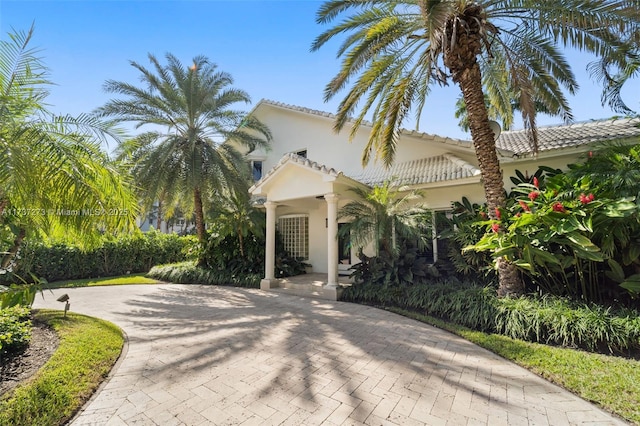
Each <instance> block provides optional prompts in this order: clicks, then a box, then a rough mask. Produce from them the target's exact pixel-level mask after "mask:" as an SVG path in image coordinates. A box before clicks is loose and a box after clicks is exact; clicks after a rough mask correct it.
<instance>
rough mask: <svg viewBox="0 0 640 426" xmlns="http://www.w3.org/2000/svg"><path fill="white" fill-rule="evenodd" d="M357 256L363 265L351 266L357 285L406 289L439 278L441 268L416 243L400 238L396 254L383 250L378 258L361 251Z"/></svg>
mask: <svg viewBox="0 0 640 426" xmlns="http://www.w3.org/2000/svg"><path fill="white" fill-rule="evenodd" d="M358 257H359V259H360V263H357V264H355V265H353V266H352V267H351V269H352V270H353V273H352V275H351V277H352V278H353V280H354V282H356V283H365V282H366V283H371V284H375V285H379V286H385V287H388V286H398V285H400V286H407V285H415V284H421V283H425V282H427V281H428V280H432V279H434V278H439V277H440V271H439V270H438V268H437V267H436V266H434V265H433V263H432V262H431V261H430V259H429V258H427V257H425V256H424V253H422V252H421V251H420V250H419V249H418V246H417V245H416V244H415V243H414V242H413V240H404V239H401V240H400V241H399V242H398V248H397V250H396V252H395V253H389V252H388V251H386V250H382V251H380V253H379V254H378V255H377V256H373V257H368V256H366V255H365V254H364V253H363V252H362V250H361V251H360V252H359V253H358Z"/></svg>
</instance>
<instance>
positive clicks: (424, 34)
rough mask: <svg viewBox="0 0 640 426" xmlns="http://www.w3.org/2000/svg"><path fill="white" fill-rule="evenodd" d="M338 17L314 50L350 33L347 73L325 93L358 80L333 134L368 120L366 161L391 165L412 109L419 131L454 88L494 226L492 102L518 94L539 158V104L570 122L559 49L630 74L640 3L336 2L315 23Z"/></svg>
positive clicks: (515, 285) (503, 281) (499, 195)
mask: <svg viewBox="0 0 640 426" xmlns="http://www.w3.org/2000/svg"><path fill="white" fill-rule="evenodd" d="M339 16H344V19H342V20H341V21H340V22H338V23H337V24H336V25H334V26H333V27H331V28H329V29H328V30H326V31H325V32H323V33H322V34H320V36H318V37H317V38H316V40H315V41H314V43H313V45H312V50H317V49H319V48H321V47H322V46H324V45H325V44H326V43H327V42H328V41H330V40H332V39H334V38H336V37H338V36H340V37H342V36H343V35H345V34H346V38H345V39H344V41H343V42H342V44H341V45H340V47H339V48H338V56H342V57H343V60H342V66H341V69H340V71H339V72H338V74H337V75H336V76H335V77H334V78H333V79H332V80H331V82H329V84H328V85H327V87H326V89H325V98H326V99H330V98H332V97H333V96H335V95H336V94H337V93H338V92H340V91H341V90H342V89H344V88H345V86H347V85H348V84H350V83H351V80H353V83H352V84H351V88H350V89H349V90H348V92H347V94H346V96H345V97H344V98H343V100H342V101H341V103H340V104H339V107H338V111H337V114H336V123H335V128H336V130H340V129H342V128H343V127H344V126H345V124H346V123H347V122H348V121H350V120H351V121H352V125H353V126H352V132H351V136H352V137H353V136H354V135H355V133H356V131H357V129H358V127H359V126H360V124H361V123H362V122H363V120H364V119H365V116H366V115H367V114H369V113H370V112H371V113H372V116H373V127H372V131H371V135H370V138H369V143H368V145H367V146H366V148H365V150H364V152H363V157H362V160H363V162H364V163H367V162H368V161H369V159H370V157H371V155H372V153H374V154H375V156H376V158H379V159H381V160H382V161H383V162H384V163H385V164H387V165H389V164H390V163H391V162H392V161H393V158H394V154H395V151H396V145H397V143H398V139H399V134H400V130H401V124H402V122H403V120H404V119H405V118H406V116H407V114H408V113H409V112H410V111H411V109H412V108H414V109H415V112H416V115H417V117H418V120H417V122H418V124H419V116H420V114H421V112H422V110H423V109H424V108H425V107H426V106H427V95H428V94H429V90H430V87H431V84H433V83H439V84H447V83H448V82H449V81H453V82H454V83H456V84H457V85H458V86H459V88H460V90H461V92H462V95H463V98H464V102H465V104H466V107H467V111H468V114H469V127H470V130H471V137H472V140H473V145H474V148H475V152H476V156H477V158H478V163H479V167H480V170H481V172H482V177H483V183H484V191H485V197H486V199H487V204H488V206H489V212H490V213H491V215H492V216H493V218H496V214H495V211H496V209H497V208H500V207H502V206H504V203H505V195H504V188H503V180H502V173H501V170H500V163H499V161H498V157H497V154H496V146H495V141H494V134H493V131H492V130H491V127H490V125H489V118H488V116H487V107H486V105H485V93H486V94H488V95H489V97H490V99H491V102H492V103H494V99H495V100H496V103H498V104H501V105H503V107H501V110H502V111H508V110H509V108H508V107H507V105H509V104H510V102H511V98H512V96H511V94H513V93H515V94H516V95H517V99H518V103H519V108H520V110H521V112H522V116H523V119H524V124H525V128H527V129H528V130H529V133H530V139H531V142H532V146H533V149H534V150H536V149H537V133H536V110H535V102H536V101H539V102H541V103H542V104H543V105H545V106H546V108H547V110H548V111H552V112H554V113H555V114H556V115H559V116H561V117H563V119H565V120H570V119H571V118H572V115H571V110H570V108H569V105H568V101H567V99H566V97H565V94H564V92H565V91H568V92H569V93H573V92H574V91H575V90H576V89H577V87H578V85H577V82H576V80H575V77H574V75H573V73H572V71H571V67H570V65H569V63H568V62H567V61H566V60H565V58H564V56H563V54H562V49H563V48H565V47H575V48H578V49H581V50H582V51H585V52H590V53H593V54H594V55H596V56H598V57H606V58H608V60H609V61H610V63H614V64H618V65H620V66H623V65H624V64H625V63H626V61H627V60H628V56H627V54H628V53H629V48H628V46H627V44H626V43H625V34H637V31H638V25H639V20H640V14H638V8H637V2H634V1H612V0H611V1H610V0H561V1H547V0H545V1H533V0H504V1H498V0H477V1H469V0H404V1H394V0H382V1H370V0H331V1H327V2H325V3H324V4H323V5H322V6H321V7H320V9H319V11H318V13H317V21H318V22H319V23H320V24H328V23H331V22H332V21H334V20H336V19H337V18H338V17H339ZM360 102H362V106H361V108H360V111H359V112H357V113H356V110H357V109H358V105H359V103H360ZM498 270H499V276H500V286H499V289H498V293H499V294H501V295H506V294H517V293H521V292H522V291H524V288H523V285H522V283H521V280H520V279H519V277H518V275H517V271H516V270H515V268H514V267H513V265H510V264H509V263H507V262H505V261H503V260H500V261H498Z"/></svg>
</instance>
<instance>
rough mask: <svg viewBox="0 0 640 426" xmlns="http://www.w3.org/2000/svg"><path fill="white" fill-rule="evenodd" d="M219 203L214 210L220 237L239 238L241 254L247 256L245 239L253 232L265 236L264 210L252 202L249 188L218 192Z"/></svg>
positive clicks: (214, 220)
mask: <svg viewBox="0 0 640 426" xmlns="http://www.w3.org/2000/svg"><path fill="white" fill-rule="evenodd" d="M217 199H218V203H217V205H216V206H215V208H214V210H213V212H212V213H213V215H212V216H213V222H214V223H215V224H216V227H217V232H218V234H219V235H218V238H220V239H223V238H225V237H227V236H229V235H233V236H235V237H237V238H238V244H239V249H240V256H242V257H243V258H244V257H245V254H246V253H245V249H244V239H245V238H246V237H247V236H249V235H251V234H253V235H255V236H257V237H263V236H264V229H265V226H266V225H265V221H266V218H265V216H264V212H263V211H261V210H258V209H257V208H255V207H254V206H253V205H252V204H251V196H250V194H249V188H248V187H244V188H238V189H237V190H231V191H229V190H227V191H225V193H221V194H218V198H217Z"/></svg>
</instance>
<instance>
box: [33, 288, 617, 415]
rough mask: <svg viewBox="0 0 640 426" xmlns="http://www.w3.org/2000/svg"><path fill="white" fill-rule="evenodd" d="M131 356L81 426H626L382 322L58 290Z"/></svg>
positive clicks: (416, 327) (413, 330)
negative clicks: (116, 331)
mask: <svg viewBox="0 0 640 426" xmlns="http://www.w3.org/2000/svg"><path fill="white" fill-rule="evenodd" d="M63 293H68V294H69V296H70V298H71V300H70V301H71V310H72V311H74V312H79V313H84V314H88V315H92V316H97V317H100V318H104V319H106V320H109V321H112V322H114V323H115V324H117V325H119V326H120V327H122V329H123V330H124V331H125V332H126V333H127V336H128V341H129V346H128V351H127V353H126V354H125V356H124V358H123V359H122V360H121V362H120V364H119V365H118V366H117V367H116V369H115V371H114V372H113V376H112V378H111V379H110V380H109V381H108V383H107V384H106V385H105V386H104V387H103V388H102V389H101V391H100V392H99V394H98V395H97V396H96V397H95V398H94V399H93V400H92V401H91V402H90V403H89V404H88V405H87V406H86V407H85V409H84V411H83V412H82V413H81V415H80V416H78V417H77V418H76V419H75V421H74V422H73V424H75V425H85V424H93V425H105V424H106V425H124V424H127V425H161V426H167V425H190V426H191V425H207V424H234V425H235V424H242V425H250V424H256V425H264V424H290V425H319V424H327V425H333V424H336V425H341V424H362V423H364V424H369V425H382V424H399V425H425V424H426V425H444V424H447V425H475V424H481V425H491V426H494V425H533V424H536V425H547V424H549V425H567V424H589V425H595V424H598V425H615V424H625V423H624V422H622V421H620V420H617V419H616V418H613V417H612V416H610V415H608V414H606V413H604V412H603V411H601V410H599V409H597V408H596V407H595V406H593V405H592V404H590V403H587V402H585V401H583V400H581V399H579V398H577V397H576V396H574V395H572V394H570V393H568V392H566V391H564V390H562V389H560V388H559V387H557V386H554V385H552V384H550V383H548V382H546V381H545V380H542V379H540V378H538V377H537V376H535V375H533V374H531V373H529V372H527V371H526V370H524V369H521V368H519V367H517V366H515V365H513V364H512V363H510V362H507V361H505V360H503V359H502V358H500V357H498V356H496V355H494V354H492V353H490V352H488V351H485V350H484V349H481V348H479V347H477V346H475V345H473V344H471V343H469V342H467V341H465V340H462V339H460V338H458V337H456V336H453V335H451V334H449V333H446V332H444V331H441V330H438V329H436V328H433V327H430V326H428V325H424V324H421V323H418V322H416V321H413V320H410V319H406V318H403V317H400V316H398V315H395V314H392V313H389V312H385V311H382V310H378V309H374V308H370V307H366V306H359V305H355V304H348V303H340V302H326V301H320V300H313V299H304V298H300V297H295V296H288V295H282V294H274V293H268V292H262V291H259V290H247V289H235V288H224V287H209V286H199V285H192V286H188V285H174V284H171V285H169V284H167V285H159V286H151V285H147V286H119V287H92V288H80V289H65V290H54V292H53V294H52V293H50V292H48V291H47V292H45V293H44V296H45V300H42V298H40V297H38V298H37V300H36V303H35V307H36V308H40V307H48V308H55V309H60V308H62V304H61V303H60V302H56V298H57V297H59V296H60V295H61V294H63Z"/></svg>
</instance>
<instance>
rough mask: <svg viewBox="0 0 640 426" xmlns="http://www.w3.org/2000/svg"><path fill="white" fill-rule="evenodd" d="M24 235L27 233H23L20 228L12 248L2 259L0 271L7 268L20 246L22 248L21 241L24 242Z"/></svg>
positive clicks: (22, 229) (23, 230)
mask: <svg viewBox="0 0 640 426" xmlns="http://www.w3.org/2000/svg"><path fill="white" fill-rule="evenodd" d="M26 235H27V232H26V231H25V229H24V228H20V229H19V231H18V234H17V235H16V239H15V240H13V246H11V248H10V249H9V250H8V251H7V252H6V253H5V255H4V257H3V258H2V265H0V267H2V269H6V268H7V267H8V266H9V264H10V263H11V260H12V259H13V258H14V257H15V256H16V254H17V253H18V250H20V246H22V240H24V237H25V236H26Z"/></svg>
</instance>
